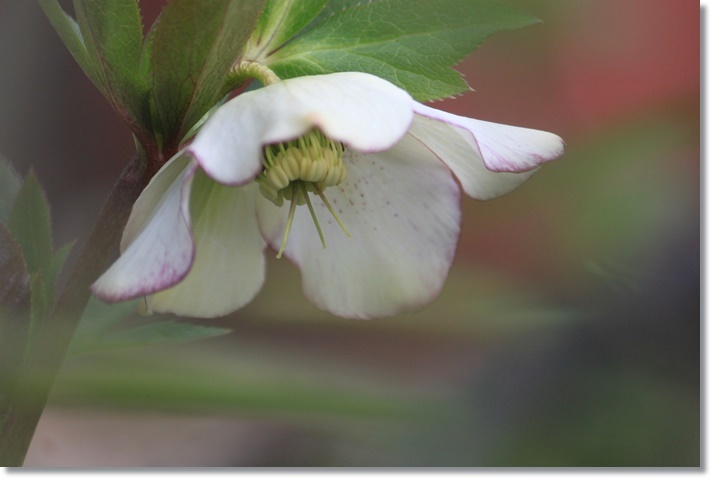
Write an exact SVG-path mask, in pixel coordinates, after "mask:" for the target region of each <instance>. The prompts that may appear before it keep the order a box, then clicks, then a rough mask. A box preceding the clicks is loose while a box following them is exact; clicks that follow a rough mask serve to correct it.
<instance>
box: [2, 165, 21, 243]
mask: <svg viewBox="0 0 712 479" xmlns="http://www.w3.org/2000/svg"><path fill="white" fill-rule="evenodd" d="M21 185H22V181H20V176H19V175H18V174H17V172H16V171H15V168H13V167H12V165H11V164H10V163H9V162H8V161H6V160H5V159H3V158H2V157H1V156H0V223H5V222H6V221H7V219H8V217H9V216H10V209H11V208H12V203H13V201H15V196H17V192H18V191H20V186H21ZM13 241H14V240H13Z"/></svg>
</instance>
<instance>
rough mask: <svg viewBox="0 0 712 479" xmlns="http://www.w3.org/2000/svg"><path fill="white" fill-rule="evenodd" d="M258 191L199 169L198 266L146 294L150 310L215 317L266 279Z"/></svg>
mask: <svg viewBox="0 0 712 479" xmlns="http://www.w3.org/2000/svg"><path fill="white" fill-rule="evenodd" d="M256 193H257V187H256V185H248V186H245V187H226V186H222V185H220V184H218V183H216V182H214V181H213V180H211V179H210V178H208V177H207V176H205V174H204V173H202V172H200V171H199V172H198V173H197V174H196V177H195V179H194V180H193V184H192V186H191V209H192V212H193V218H192V223H193V236H194V238H195V244H196V251H195V261H194V262H193V267H192V268H191V270H190V273H188V276H186V277H185V279H184V280H183V281H181V282H180V283H178V284H177V285H176V286H173V287H172V288H169V289H167V290H164V291H161V292H159V293H157V294H155V295H153V296H151V297H149V298H147V301H148V308H149V309H150V310H152V311H156V312H170V313H175V314H178V315H182V316H191V317H200V318H213V317H218V316H224V315H226V314H229V313H231V312H233V311H236V310H237V309H239V308H241V307H242V306H244V305H245V304H247V303H248V302H250V301H251V300H252V299H253V298H254V297H255V295H256V294H257V293H258V291H259V290H260V288H261V287H262V283H263V282H264V278H265V260H264V248H265V242H264V240H263V239H262V236H261V235H260V231H259V228H258V227H257V216H256V215H255V194H256Z"/></svg>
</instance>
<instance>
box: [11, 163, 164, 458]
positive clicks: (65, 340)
mask: <svg viewBox="0 0 712 479" xmlns="http://www.w3.org/2000/svg"><path fill="white" fill-rule="evenodd" d="M150 170H151V168H147V165H146V162H145V160H144V159H141V158H140V157H138V156H137V157H135V158H134V159H133V160H132V161H131V162H130V163H129V164H128V166H127V167H126V168H125V170H124V172H123V173H122V175H121V177H120V178H119V180H118V181H117V183H116V185H115V186H114V188H113V190H112V192H111V194H110V196H109V198H108V200H107V202H106V204H105V205H104V208H103V209H102V211H101V213H100V214H99V218H98V219H97V222H96V224H95V225H94V228H93V230H92V232H91V234H90V235H89V238H88V239H87V241H86V244H85V246H84V249H83V250H82V252H81V254H80V256H79V258H78V260H77V263H76V266H75V268H74V270H73V272H72V274H71V276H70V278H69V280H68V281H67V284H66V287H65V288H64V290H63V291H62V295H61V296H60V298H59V301H58V302H57V305H56V307H55V310H54V312H53V314H52V315H51V317H50V319H49V320H48V321H47V322H46V323H44V327H43V328H42V329H41V330H40V332H39V337H38V341H37V347H36V348H35V350H36V353H35V355H34V356H33V357H32V358H31V359H30V361H28V363H27V364H26V366H25V368H24V371H23V374H22V377H20V378H19V379H18V382H17V384H16V386H15V388H14V390H13V391H12V395H11V397H10V401H9V405H8V408H7V414H6V417H5V418H4V424H3V425H2V428H0V465H2V466H6V467H18V466H22V464H23V462H24V460H25V456H26V454H27V450H28V449H29V446H30V443H31V441H32V437H33V435H34V432H35V429H36V427H37V423H38V422H39V419H40V416H41V415H42V411H43V410H44V408H45V405H46V404H47V399H48V397H49V394H50V391H51V389H52V386H53V384H54V381H55V378H56V376H57V373H58V372H59V370H60V368H61V366H62V363H63V361H64V358H65V356H66V354H67V350H68V348H69V345H70V343H71V341H72V337H73V335H74V332H75V330H76V328H77V325H78V323H79V319H80V318H81V315H82V313H83V311H84V308H85V307H86V305H87V302H88V301H89V297H90V290H89V286H90V285H91V283H92V282H93V281H94V280H95V279H96V278H97V277H98V276H99V274H101V272H102V271H103V269H104V267H105V265H106V263H107V261H108V259H109V258H110V256H111V255H112V254H113V253H114V252H115V251H116V250H117V249H118V243H119V240H120V238H121V233H122V230H123V228H124V225H125V224H126V221H127V219H128V217H129V214H130V213H131V208H132V206H133V204H134V202H135V201H136V198H138V196H139V194H140V193H141V191H142V190H143V189H144V187H145V186H146V185H147V184H148V182H149V180H150V179H151V176H152V173H153V172H151V171H150Z"/></svg>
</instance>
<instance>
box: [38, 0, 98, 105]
mask: <svg viewBox="0 0 712 479" xmlns="http://www.w3.org/2000/svg"><path fill="white" fill-rule="evenodd" d="M37 1H38V2H39V4H40V7H42V10H43V11H44V13H45V15H47V18H48V19H49V21H50V23H51V24H52V27H54V29H55V30H56V31H57V34H59V37H60V38H61V39H62V42H64V45H65V46H66V47H67V50H69V53H71V54H72V56H73V57H74V59H75V60H76V62H77V63H78V64H79V66H80V67H81V68H82V70H84V73H86V75H87V76H88V77H89V78H90V79H91V81H92V82H94V84H95V85H96V86H97V88H99V89H100V90H101V91H102V92H103V91H104V90H105V88H104V84H103V82H102V80H101V78H100V77H99V76H98V73H97V65H96V64H95V63H94V60H93V59H92V58H91V57H90V56H89V53H88V52H87V49H86V46H85V45H84V39H83V38H82V34H81V31H80V30H79V25H77V22H76V21H75V20H74V19H73V18H72V17H70V16H69V15H67V14H66V13H65V12H64V10H62V7H61V6H60V5H59V3H58V2H57V0H37Z"/></svg>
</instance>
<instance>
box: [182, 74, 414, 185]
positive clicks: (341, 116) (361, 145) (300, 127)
mask: <svg viewBox="0 0 712 479" xmlns="http://www.w3.org/2000/svg"><path fill="white" fill-rule="evenodd" d="M412 103H413V100H412V99H411V97H410V95H408V93H406V92H405V91H403V90H401V89H400V88H398V87H396V86H395V85H393V84H391V83H389V82H387V81H385V80H383V79H381V78H378V77H376V76H373V75H369V74H366V73H353V72H347V73H333V74H329V75H315V76H307V77H299V78H294V79H291V80H285V81H281V82H278V83H274V84H272V85H269V86H266V87H264V88H260V89H259V90H255V91H251V92H247V93H243V94H242V95H239V96H237V97H236V98H234V99H233V100H230V101H229V102H227V103H226V104H225V105H223V106H222V107H221V108H219V109H218V110H217V111H216V112H215V113H214V114H213V116H212V117H211V118H210V119H209V120H208V121H207V122H206V123H205V125H203V127H202V129H201V130H200V132H199V133H198V135H196V137H195V141H193V143H192V144H191V145H190V146H189V148H188V149H189V151H190V152H191V153H192V154H193V155H194V156H195V158H196V159H197V160H198V162H199V163H200V165H201V166H202V167H203V169H204V170H205V172H206V173H207V174H208V175H209V176H210V177H212V178H213V179H214V180H216V181H219V182H220V183H224V184H230V185H239V184H244V183H246V182H248V181H249V180H251V179H253V178H254V177H255V176H256V175H257V174H258V173H259V172H260V171H261V169H262V164H261V158H262V147H263V145H265V144H270V143H279V142H282V141H287V140H292V139H295V138H297V137H299V136H301V135H303V134H305V133H306V132H308V131H309V130H310V129H312V128H318V129H320V130H321V131H322V132H323V133H324V134H325V135H326V136H327V137H329V138H331V139H333V140H336V141H340V142H343V143H344V144H345V145H347V146H349V147H351V148H353V149H356V150H359V151H364V152H371V151H381V150H384V149H388V148H390V147H391V146H393V145H394V144H396V143H397V142H398V141H399V140H400V139H401V138H402V137H403V135H404V134H405V133H406V131H407V130H408V127H409V125H410V123H411V121H412V119H413V110H412Z"/></svg>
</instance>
